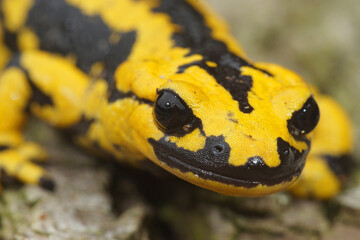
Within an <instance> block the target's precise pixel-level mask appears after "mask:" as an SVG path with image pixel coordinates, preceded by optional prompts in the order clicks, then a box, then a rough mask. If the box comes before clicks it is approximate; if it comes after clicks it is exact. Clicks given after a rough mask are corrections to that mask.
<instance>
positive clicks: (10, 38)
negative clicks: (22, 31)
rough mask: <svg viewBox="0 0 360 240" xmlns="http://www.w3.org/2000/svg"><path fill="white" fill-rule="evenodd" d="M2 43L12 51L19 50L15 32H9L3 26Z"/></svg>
mask: <svg viewBox="0 0 360 240" xmlns="http://www.w3.org/2000/svg"><path fill="white" fill-rule="evenodd" d="M4 43H5V45H6V46H7V47H8V48H9V49H10V50H11V51H12V52H17V51H18V50H19V49H18V46H17V34H16V33H12V32H9V31H7V30H6V29H5V28H4Z"/></svg>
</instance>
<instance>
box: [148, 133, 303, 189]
mask: <svg viewBox="0 0 360 240" xmlns="http://www.w3.org/2000/svg"><path fill="white" fill-rule="evenodd" d="M149 142H150V144H151V145H152V146H153V149H154V152H155V154H156V156H157V158H158V159H159V160H160V161H161V162H163V163H165V164H166V165H167V166H169V167H170V168H173V169H177V170H180V171H181V172H183V173H187V172H190V173H192V174H194V175H195V176H198V177H199V178H201V179H205V180H211V181H215V182H219V183H222V184H227V185H233V186H236V187H245V188H254V187H256V186H258V185H264V186H269V187H270V186H274V185H277V184H281V183H286V182H291V181H292V180H293V179H294V178H296V177H298V176H299V175H300V173H301V171H302V169H303V167H304V165H305V158H306V155H307V152H308V151H303V152H298V151H296V150H294V149H292V148H291V147H288V148H286V149H287V150H286V151H285V152H286V156H285V153H284V154H281V155H280V159H281V164H280V165H279V166H277V167H269V166H267V165H266V164H265V163H264V161H263V160H262V159H261V158H260V157H259V156H255V157H252V158H249V159H248V162H247V163H246V164H245V165H242V166H233V165H230V164H228V159H229V155H230V147H229V145H228V144H227V143H226V142H225V141H224V138H223V137H222V136H220V137H214V136H211V137H209V138H208V139H207V140H206V144H205V146H204V148H203V149H200V150H198V151H196V152H192V151H189V150H186V149H182V148H177V147H176V145H175V144H174V143H171V142H165V141H164V140H163V139H160V140H159V141H155V140H154V139H149ZM284 145H286V142H284V141H282V140H278V147H279V146H280V147H281V148H284ZM286 147H287V146H286ZM216 148H218V149H222V150H221V152H214V149H216ZM278 151H279V150H278Z"/></svg>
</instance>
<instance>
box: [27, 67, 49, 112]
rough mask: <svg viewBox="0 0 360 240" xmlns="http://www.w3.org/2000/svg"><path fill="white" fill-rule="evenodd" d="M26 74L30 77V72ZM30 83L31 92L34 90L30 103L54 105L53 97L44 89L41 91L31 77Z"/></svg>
mask: <svg viewBox="0 0 360 240" xmlns="http://www.w3.org/2000/svg"><path fill="white" fill-rule="evenodd" d="M25 73H27V71H25ZM26 75H27V76H28V79H29V74H26ZM29 85H30V87H31V92H32V93H31V98H30V101H29V102H30V103H33V102H36V103H38V104H39V105H40V106H46V105H50V106H54V102H53V100H52V98H51V97H50V96H49V95H47V94H45V93H44V92H43V91H41V90H40V89H39V88H38V87H37V86H36V85H35V84H34V83H33V81H31V80H30V79H29Z"/></svg>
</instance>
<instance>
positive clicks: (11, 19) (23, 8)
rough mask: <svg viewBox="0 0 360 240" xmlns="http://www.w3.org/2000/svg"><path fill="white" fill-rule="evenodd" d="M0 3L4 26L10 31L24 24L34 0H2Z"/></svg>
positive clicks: (16, 29) (14, 30)
mask: <svg viewBox="0 0 360 240" xmlns="http://www.w3.org/2000/svg"><path fill="white" fill-rule="evenodd" d="M1 4H2V5H1V7H2V11H3V14H4V25H5V27H6V28H7V29H8V30H9V31H11V32H17V31H18V30H20V29H21V28H22V27H23V26H24V25H25V22H26V19H27V15H28V12H29V10H30V9H31V7H32V6H33V5H34V0H3V1H1Z"/></svg>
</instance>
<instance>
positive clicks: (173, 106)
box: [154, 90, 200, 136]
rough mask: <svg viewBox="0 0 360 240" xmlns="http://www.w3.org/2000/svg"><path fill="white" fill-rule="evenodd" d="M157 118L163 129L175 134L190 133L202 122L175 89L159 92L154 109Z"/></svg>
mask: <svg viewBox="0 0 360 240" xmlns="http://www.w3.org/2000/svg"><path fill="white" fill-rule="evenodd" d="M154 115H155V120H156V123H157V125H158V127H159V128H160V130H161V131H163V132H165V133H167V134H170V135H175V136H183V135H185V134H187V133H190V132H191V131H193V130H194V129H195V128H197V127H198V126H199V124H200V119H198V118H197V117H195V115H194V114H193V112H192V110H191V109H190V108H189V107H188V106H187V105H186V103H185V102H184V101H183V100H182V99H181V98H180V97H179V95H177V94H176V93H174V92H173V91H170V90H162V91H160V92H159V93H158V98H157V99H156V102H155V109H154Z"/></svg>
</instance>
